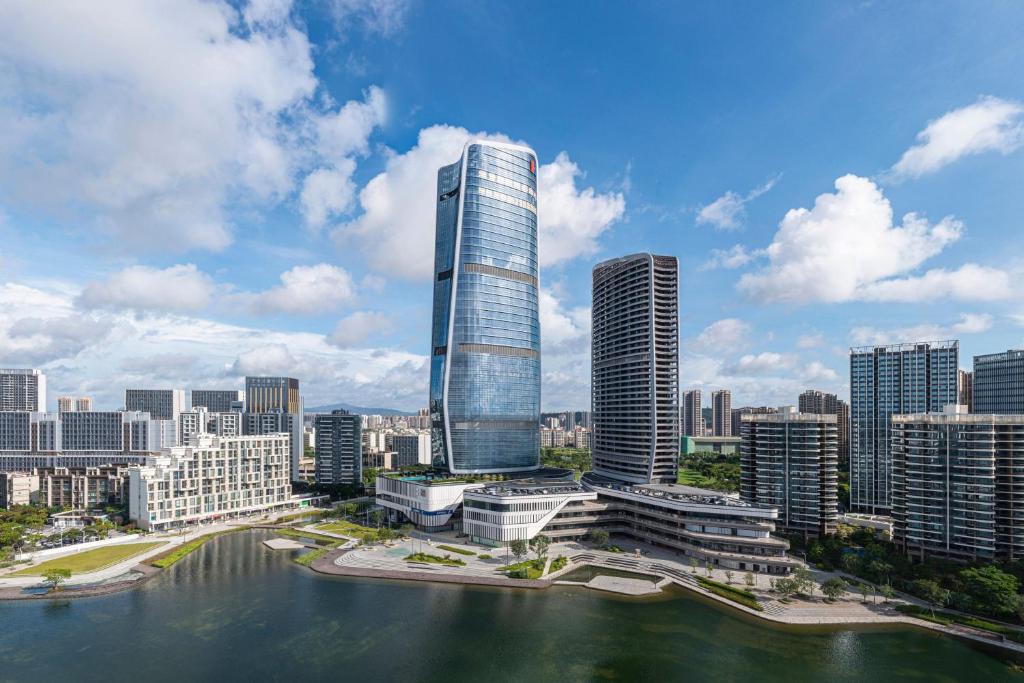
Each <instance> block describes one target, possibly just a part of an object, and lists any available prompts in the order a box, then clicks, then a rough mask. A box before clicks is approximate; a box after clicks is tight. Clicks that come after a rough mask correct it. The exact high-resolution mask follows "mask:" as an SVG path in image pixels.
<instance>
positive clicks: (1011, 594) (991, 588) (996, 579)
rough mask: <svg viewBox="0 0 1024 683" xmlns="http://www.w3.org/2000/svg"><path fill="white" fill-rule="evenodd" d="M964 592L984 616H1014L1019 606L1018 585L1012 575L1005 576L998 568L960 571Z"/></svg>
mask: <svg viewBox="0 0 1024 683" xmlns="http://www.w3.org/2000/svg"><path fill="white" fill-rule="evenodd" d="M959 576H960V580H961V581H962V582H963V585H964V592H965V593H966V594H967V595H968V596H970V598H971V603H972V604H973V605H974V606H975V607H976V608H977V609H979V610H981V611H982V612H984V613H986V614H992V615H995V616H1005V615H1008V614H1014V613H1016V611H1017V607H1018V605H1020V595H1018V593H1017V591H1018V588H1019V585H1020V583H1019V582H1018V581H1017V577H1016V576H1014V575H1013V574H1007V573H1006V572H1004V571H1002V570H1001V569H999V568H998V567H994V566H992V565H985V566H983V567H970V568H968V569H963V570H961V571H960V575H959Z"/></svg>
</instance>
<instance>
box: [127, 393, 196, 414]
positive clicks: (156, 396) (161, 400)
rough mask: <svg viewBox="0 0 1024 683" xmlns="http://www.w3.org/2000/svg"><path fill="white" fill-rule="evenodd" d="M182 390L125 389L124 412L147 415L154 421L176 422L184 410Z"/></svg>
mask: <svg viewBox="0 0 1024 683" xmlns="http://www.w3.org/2000/svg"><path fill="white" fill-rule="evenodd" d="M185 407H186V406H185V390H184V389H125V390H124V408H125V410H137V411H140V412H143V413H149V416H150V417H151V418H152V419H154V420H177V419H178V414H179V413H180V412H181V411H182V410H184V409H185Z"/></svg>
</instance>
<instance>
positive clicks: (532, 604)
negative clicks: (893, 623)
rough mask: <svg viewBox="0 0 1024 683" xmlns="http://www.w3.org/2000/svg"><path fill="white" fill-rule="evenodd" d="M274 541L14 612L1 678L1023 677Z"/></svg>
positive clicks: (233, 546) (970, 656)
mask: <svg viewBox="0 0 1024 683" xmlns="http://www.w3.org/2000/svg"><path fill="white" fill-rule="evenodd" d="M265 537H266V532H242V533H237V534H229V535H226V536H222V537H220V538H217V539H215V540H213V541H211V542H210V543H207V544H206V545H205V546H203V547H202V548H201V549H200V550H198V551H197V552H195V553H193V554H192V555H190V556H189V557H187V558H185V559H184V560H182V561H181V562H179V563H178V564H176V565H175V566H174V567H172V568H171V569H169V570H168V571H165V572H163V573H162V574H161V575H159V576H157V577H156V578H154V579H152V580H151V581H149V582H148V583H146V584H145V585H144V586H143V587H141V588H139V589H136V590H133V591H128V592H124V593H119V594H115V595H111V596H104V597H97V598H84V599H79V600H65V601H24V602H2V603H0V681H31V682H33V683H40V682H43V681H67V682H69V683H71V682H78V681H107V682H109V681H128V680H131V681H140V682H143V683H152V682H159V681H176V682H179V683H182V682H185V681H206V680H213V681H223V682H228V681H262V680H280V681H321V680H323V681H328V680H330V681H403V682H405V681H439V682H443V683H460V682H462V681H466V682H472V683H491V682H503V681H529V682H531V683H543V682H547V681H552V682H554V681H558V682H562V681H658V682H660V681H742V682H759V683H760V682H763V681H767V682H771V681H784V682H786V683H796V682H798V681H869V682H871V683H882V682H884V681H929V682H931V681H984V682H985V683H992V682H994V681H1002V680H1008V681H1021V682H1022V683H1024V675H1021V674H1015V673H1012V672H1011V670H1010V668H1009V666H1008V664H1007V663H1006V662H1004V661H1001V660H1000V659H998V658H996V657H995V656H992V655H991V654H989V653H986V652H982V651H979V650H977V649H975V648H973V647H971V646H968V645H966V644H964V643H962V642H959V641H957V640H954V639H952V638H947V637H942V636H939V635H935V634H932V633H929V632H926V631H922V630H917V629H910V628H902V627H885V628H870V629H860V628H843V629H824V628H823V629H807V628H794V629H780V628H777V627H775V626H770V625H767V624H764V623H762V622H759V621H757V620H754V619H750V618H747V617H744V616H739V615H737V614H735V613H734V612H732V611H731V610H727V609H725V608H722V607H718V606H716V605H713V604H707V603H705V602H704V601H703V600H701V599H699V598H695V597H691V596H688V595H687V594H685V592H683V591H674V592H672V593H671V594H668V595H666V596H664V597H658V598H654V599H646V600H635V599H625V598H622V599H620V598H616V597H609V596H607V595H605V594H601V593H597V592H594V591H590V590H587V589H583V588H568V587H566V588H561V587H556V588H552V589H548V590H539V591H535V590H521V589H520V590H517V589H497V588H482V587H468V586H467V587H463V586H456V585H447V584H445V585H441V584H428V583H415V582H395V581H383V580H380V581H378V580H367V579H346V578H340V577H335V578H332V577H324V576H320V575H316V574H314V573H313V572H311V571H310V570H308V569H305V568H303V567H301V566H299V565H296V564H295V563H293V562H291V561H290V556H291V555H290V553H289V552H285V551H277V552H273V551H269V550H267V549H266V548H264V547H263V546H262V544H261V543H260V541H261V540H262V539H263V538H265Z"/></svg>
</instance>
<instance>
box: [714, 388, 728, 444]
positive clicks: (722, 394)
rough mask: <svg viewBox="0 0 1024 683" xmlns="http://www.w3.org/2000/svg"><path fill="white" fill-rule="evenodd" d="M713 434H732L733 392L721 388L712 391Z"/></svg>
mask: <svg viewBox="0 0 1024 683" xmlns="http://www.w3.org/2000/svg"><path fill="white" fill-rule="evenodd" d="M711 431H712V434H711V435H712V436H731V435H732V392H730V391H729V390H728V389H719V390H718V391H712V392H711Z"/></svg>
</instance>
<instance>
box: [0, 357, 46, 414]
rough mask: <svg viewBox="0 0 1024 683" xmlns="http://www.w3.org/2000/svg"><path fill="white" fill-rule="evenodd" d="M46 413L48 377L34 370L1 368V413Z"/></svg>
mask: <svg viewBox="0 0 1024 683" xmlns="http://www.w3.org/2000/svg"><path fill="white" fill-rule="evenodd" d="M3 410H27V411H29V412H38V413H42V412H46V375H45V374H44V373H43V372H42V371H40V370H36V369H34V368H0V411H3Z"/></svg>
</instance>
